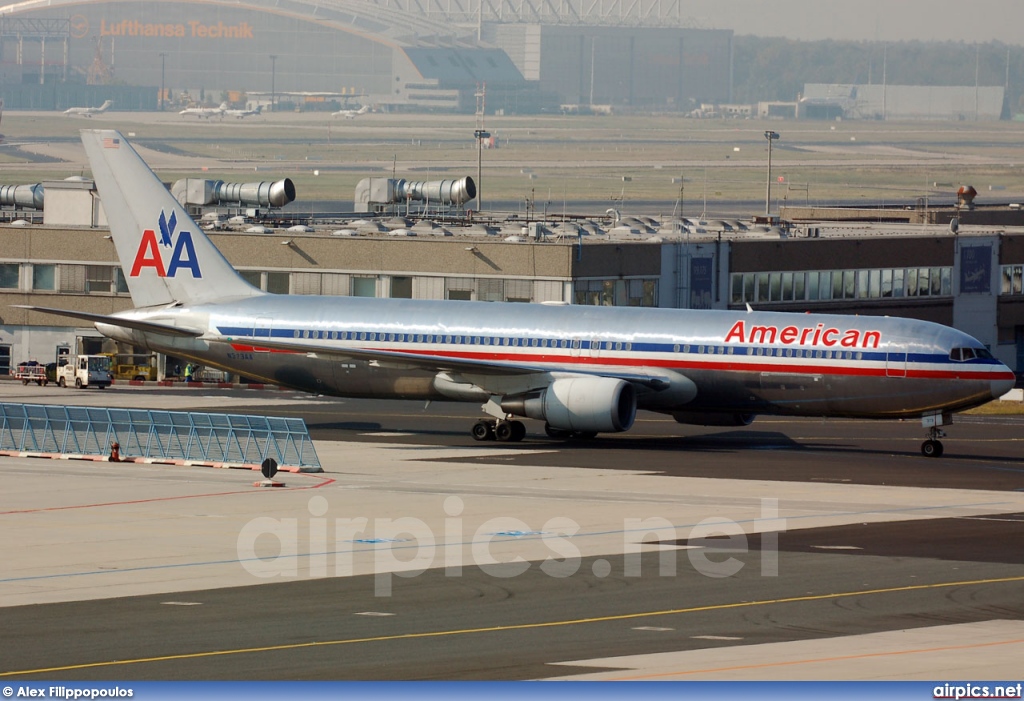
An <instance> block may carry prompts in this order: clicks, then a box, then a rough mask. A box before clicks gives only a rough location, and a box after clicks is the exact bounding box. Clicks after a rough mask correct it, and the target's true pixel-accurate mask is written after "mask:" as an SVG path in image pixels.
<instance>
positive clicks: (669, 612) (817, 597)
mask: <svg viewBox="0 0 1024 701" xmlns="http://www.w3.org/2000/svg"><path fill="white" fill-rule="evenodd" d="M1008 582H1024V575H1020V576H1017V577H998V578H993V579H974V580H963V581H958V582H938V583H934V584H912V585H908V586H902V587H889V588H886V589H863V590H858V591H847V592H838V593H832V594H809V595H806V596H792V597H786V598H783V599H763V600H760V601H739V602H734V603H731V604H710V605H708V606H693V607H691V608H682V609H665V610H662V611H644V612H641V613H622V614H615V615H611V616H597V617H594V618H576V619H569V620H562V621H542V622H539V623H519V624H515V625H508V626H488V627H486V628H464V629H456V630H435V631H426V632H423V633H399V634H395V635H379V636H374V637H369V638H349V639H346V640H322V641H313V642H305V643H286V644H281V645H266V646H262V647H249V648H236V649H232V650H210V651H207V652H187V653H182V654H177V655H161V656H158V657H138V658H134V659H122V660H108V661H104V662H86V663H82V664H73V665H62V666H59V667H44V668H40V669H21V670H15V671H10V672H0V677H14V676H20V675H25V674H52V673H54V672H69V671H75V670H81V669H96V668H100V667H119V666H124V665H134V664H146V663H150V662H170V661H174V660H194V659H202V658H207V657H224V656H227V655H249V654H253V653H261V652H281V651H284V650H302V649H306V648H315V647H328V646H336V645H354V644H359V643H381V642H391V641H395V640H423V639H428V638H444V637H451V636H456V635H477V634H480V633H499V632H506V631H513V630H538V629H542V628H556V627H562V626H576V625H583V624H587V623H608V622H611V621H629V620H636V619H638V618H652V617H655V616H676V615H681V614H686V613H702V612H707V611H727V610H730V609H742V608H753V607H755V606H770V605H773V604H793V603H802V602H808V601H826V600H828V599H844V598H848V597H851V596H872V595H878V594H892V593H896V592H908V591H924V590H927V589H945V588H949V587H967V586H978V585H983V584H1006V583H1008ZM1011 642H1024V640H1019V641H1005V642H1002V643H988V644H989V645H1005V644H1009V643H1011ZM965 647H968V646H965ZM949 649H956V648H949ZM885 654H891V653H885ZM865 656H867V655H865ZM836 659H842V658H836Z"/></svg>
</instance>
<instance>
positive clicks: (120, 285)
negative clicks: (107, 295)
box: [114, 268, 129, 294]
mask: <svg viewBox="0 0 1024 701" xmlns="http://www.w3.org/2000/svg"><path fill="white" fill-rule="evenodd" d="M114 291H115V292H117V293H118V294H127V293H128V292H129V290H128V281H127V280H125V279H124V271H123V270H121V269H120V268H114Z"/></svg>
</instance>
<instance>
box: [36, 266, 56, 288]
mask: <svg viewBox="0 0 1024 701" xmlns="http://www.w3.org/2000/svg"><path fill="white" fill-rule="evenodd" d="M32 289H33V290H55V289H57V266H56V265H53V264H41V263H37V264H35V265H33V266H32Z"/></svg>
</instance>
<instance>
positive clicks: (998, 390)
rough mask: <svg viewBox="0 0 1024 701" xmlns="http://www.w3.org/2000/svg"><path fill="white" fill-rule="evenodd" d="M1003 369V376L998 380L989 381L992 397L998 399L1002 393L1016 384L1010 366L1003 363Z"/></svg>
mask: <svg viewBox="0 0 1024 701" xmlns="http://www.w3.org/2000/svg"><path fill="white" fill-rule="evenodd" d="M1003 369H1004V370H1005V371H1006V375H1005V377H1003V378H1001V379H998V380H992V382H991V385H992V398H993V399H999V398H1000V397H1002V396H1003V395H1004V394H1006V393H1007V392H1009V391H1010V390H1011V389H1013V386H1014V385H1015V384H1017V382H1016V378H1015V377H1014V375H1013V371H1012V370H1010V368H1008V367H1006V366H1005V365H1004V366H1003Z"/></svg>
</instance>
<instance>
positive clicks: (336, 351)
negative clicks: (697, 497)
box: [224, 337, 672, 390]
mask: <svg viewBox="0 0 1024 701" xmlns="http://www.w3.org/2000/svg"><path fill="white" fill-rule="evenodd" d="M224 340H225V341H226V342H228V343H232V344H234V345H235V346H241V347H243V348H245V349H246V350H248V349H250V348H255V349H263V348H266V349H269V350H280V351H290V352H293V353H312V354H316V355H318V356H324V357H334V358H337V359H338V360H367V361H370V362H376V363H378V364H380V365H384V366H389V365H390V366H395V367H403V368H416V369H419V370H424V371H428V372H458V373H463V374H466V375H475V376H487V375H490V376H495V377H497V376H512V375H530V374H540V373H550V372H559V371H564V372H570V373H572V374H576V375H594V376H599V377H617V378H619V379H622V380H625V381H627V382H631V383H635V384H638V385H642V386H644V387H648V388H650V389H654V390H661V389H666V388H667V387H668V386H669V385H671V384H672V378H670V377H668V376H659V375H654V374H649V373H642V372H641V373H631V372H622V371H621V368H616V369H614V370H612V369H610V368H606V369H602V368H587V367H580V368H564V367H558V366H557V365H555V366H552V365H540V364H536V363H522V362H516V361H497V360H476V359H472V358H452V357H449V356H444V355H436V354H431V353H422V354H421V353H409V352H403V351H389V350H378V349H372V348H339V347H337V346H326V345H320V344H317V343H309V342H293V341H280V340H276V339H275V340H270V339H264V338H260V339H253V338H249V337H246V338H240V339H234V338H232V337H225V339H224Z"/></svg>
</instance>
